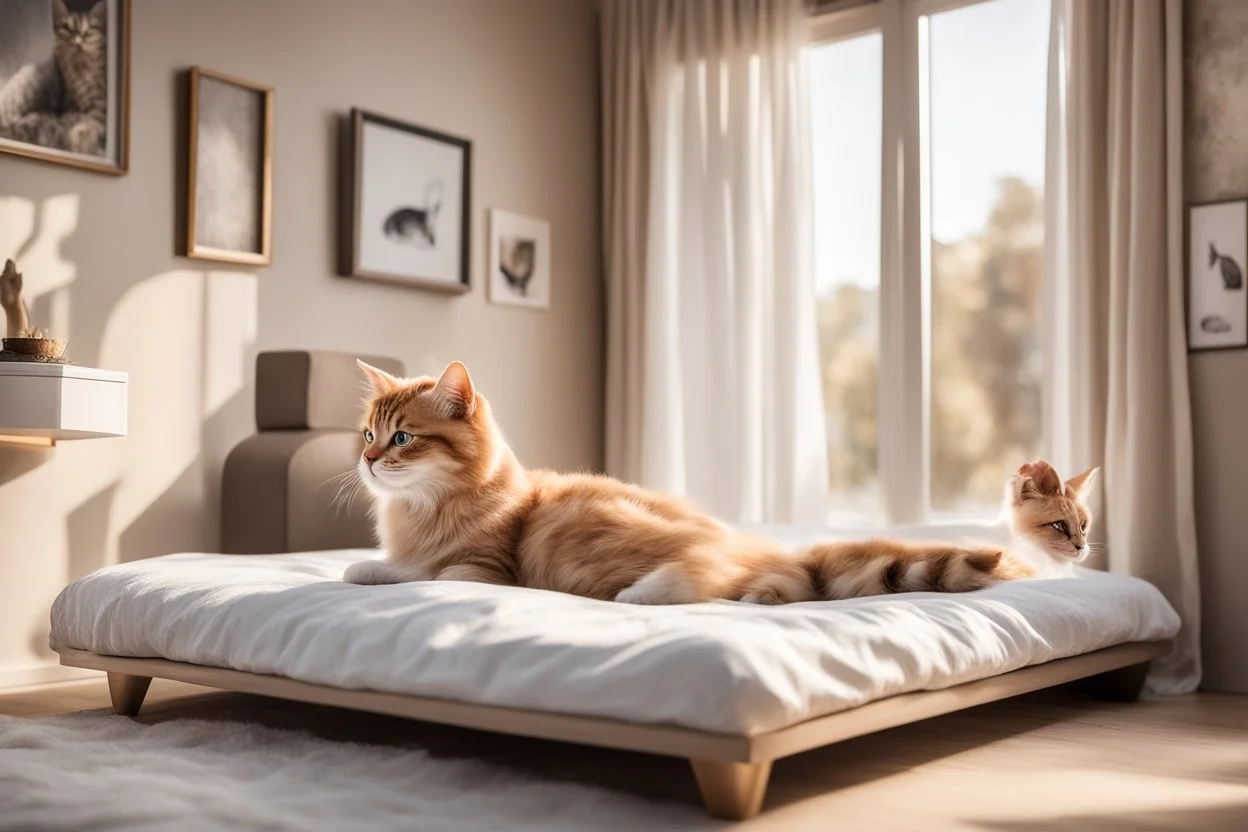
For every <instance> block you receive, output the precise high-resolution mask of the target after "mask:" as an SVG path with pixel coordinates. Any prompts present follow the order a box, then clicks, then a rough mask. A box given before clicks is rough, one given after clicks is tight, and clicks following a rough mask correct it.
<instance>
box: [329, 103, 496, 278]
mask: <svg viewBox="0 0 1248 832" xmlns="http://www.w3.org/2000/svg"><path fill="white" fill-rule="evenodd" d="M341 155H342V177H343V182H342V195H343V203H344V204H343V210H342V211H341V218H340V224H341V231H340V233H341V237H342V240H341V245H340V250H341V257H340V260H341V263H340V271H341V273H342V274H343V275H344V276H347V277H357V278H363V279H365V280H378V281H382V282H385V283H394V284H399V285H403V286H418V287H421V288H425V289H436V290H438V291H442V292H467V291H468V290H469V289H470V288H471V283H470V279H469V253H468V239H469V236H470V234H471V228H472V219H471V218H472V213H471V194H472V190H471V176H472V142H470V141H468V140H467V139H461V138H458V137H456V136H450V135H447V134H445V133H439V132H437V131H434V130H430V129H428V128H425V127H418V126H416V125H414V124H408V123H406V122H403V121H399V120H398V119H393V118H390V117H388V116H382V115H378V114H376V113H370V112H366V111H364V110H360V109H355V110H352V111H351V116H350V120H349V122H348V123H347V125H345V135H344V136H343V142H342V154H341Z"/></svg>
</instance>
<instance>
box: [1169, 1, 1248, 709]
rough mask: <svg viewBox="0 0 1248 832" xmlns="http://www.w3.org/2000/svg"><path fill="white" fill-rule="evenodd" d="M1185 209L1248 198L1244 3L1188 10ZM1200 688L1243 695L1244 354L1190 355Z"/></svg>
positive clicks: (1247, 497)
mask: <svg viewBox="0 0 1248 832" xmlns="http://www.w3.org/2000/svg"><path fill="white" fill-rule="evenodd" d="M1185 8H1186V10H1185V17H1184V32H1185V34H1184V39H1185V41H1186V42H1185V44H1184V51H1185V55H1186V72H1187V79H1186V84H1185V99H1186V101H1185V109H1186V113H1185V122H1186V137H1185V138H1186V148H1185V150H1186V168H1187V170H1186V176H1185V178H1186V185H1187V195H1186V196H1187V200H1188V202H1189V203H1192V202H1208V201H1212V200H1218V199H1230V198H1238V197H1248V3H1244V2H1242V0H1188V2H1187V4H1186V7H1185ZM1188 366H1189V368H1190V371H1191V384H1192V416H1193V428H1194V431H1195V438H1196V521H1197V534H1198V536H1199V543H1200V571H1201V590H1202V594H1203V605H1204V613H1203V616H1202V618H1203V622H1202V626H1203V629H1204V655H1205V680H1204V687H1206V688H1209V689H1211V690H1237V691H1244V692H1248V432H1246V428H1248V350H1231V351H1222V352H1198V353H1192V354H1191V357H1190V359H1189V361H1188Z"/></svg>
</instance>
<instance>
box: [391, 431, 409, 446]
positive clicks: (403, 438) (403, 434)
mask: <svg viewBox="0 0 1248 832" xmlns="http://www.w3.org/2000/svg"><path fill="white" fill-rule="evenodd" d="M411 441H412V435H411V434H410V433H408V432H407V431H405V430H401V431H399V432H398V433H396V434H395V435H394V444H396V445H398V446H399V447H400V448H402V447H403V446H404V445H406V444H408V443H410V442H411Z"/></svg>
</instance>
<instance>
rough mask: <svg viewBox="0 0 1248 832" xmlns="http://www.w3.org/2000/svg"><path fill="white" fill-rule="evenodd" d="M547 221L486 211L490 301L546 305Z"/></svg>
mask: <svg viewBox="0 0 1248 832" xmlns="http://www.w3.org/2000/svg"><path fill="white" fill-rule="evenodd" d="M550 254H551V251H550V223H548V222H546V221H545V220H539V219H535V218H533V217H526V216H522V215H520V214H513V213H511V212H509V211H500V210H498V209H493V210H491V211H490V300H491V301H493V302H494V303H506V304H511V305H513V306H528V307H531V308H533V309H549V308H550V274H551V270H550Z"/></svg>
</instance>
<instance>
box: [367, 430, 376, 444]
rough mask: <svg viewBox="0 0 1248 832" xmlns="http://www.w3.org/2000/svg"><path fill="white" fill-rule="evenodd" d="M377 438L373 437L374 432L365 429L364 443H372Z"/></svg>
mask: <svg viewBox="0 0 1248 832" xmlns="http://www.w3.org/2000/svg"><path fill="white" fill-rule="evenodd" d="M376 438H377V437H375V436H373V432H372V431H371V430H369V429H368V428H365V429H364V441H365V442H372V441H373V440H374V439H376Z"/></svg>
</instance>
